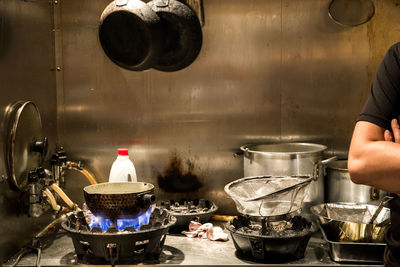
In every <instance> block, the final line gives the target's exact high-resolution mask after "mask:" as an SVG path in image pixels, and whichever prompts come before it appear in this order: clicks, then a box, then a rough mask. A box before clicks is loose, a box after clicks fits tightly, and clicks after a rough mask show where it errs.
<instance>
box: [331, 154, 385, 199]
mask: <svg viewBox="0 0 400 267" xmlns="http://www.w3.org/2000/svg"><path fill="white" fill-rule="evenodd" d="M386 195H387V192H385V191H383V190H379V189H376V188H374V187H371V186H368V185H360V184H355V183H353V182H352V181H351V179H350V175H349V172H348V169H347V160H336V161H332V162H330V163H329V164H328V166H327V169H326V177H325V200H326V202H329V203H334V202H352V203H365V204H376V205H377V204H379V202H380V201H381V200H382V198H384V197H385V196H386Z"/></svg>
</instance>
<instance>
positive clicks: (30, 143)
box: [5, 101, 47, 191]
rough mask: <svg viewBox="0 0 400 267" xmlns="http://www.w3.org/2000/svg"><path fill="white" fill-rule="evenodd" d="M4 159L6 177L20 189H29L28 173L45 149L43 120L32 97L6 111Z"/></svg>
mask: <svg viewBox="0 0 400 267" xmlns="http://www.w3.org/2000/svg"><path fill="white" fill-rule="evenodd" d="M6 120H7V127H6V128H5V130H6V133H5V136H6V139H5V141H6V146H5V160H6V168H7V175H8V179H9V180H10V182H11V184H12V185H14V186H15V187H16V188H17V189H19V190H20V191H26V190H27V189H28V173H29V171H32V170H35V169H36V168H38V167H39V166H40V165H41V162H42V161H43V157H44V156H45V154H46V152H47V138H44V137H43V133H42V121H41V119H40V113H39V110H38V108H37V106H36V105H35V104H34V103H33V102H31V101H26V102H24V101H18V102H16V103H14V104H13V105H11V106H10V107H9V108H8V109H7V111H6Z"/></svg>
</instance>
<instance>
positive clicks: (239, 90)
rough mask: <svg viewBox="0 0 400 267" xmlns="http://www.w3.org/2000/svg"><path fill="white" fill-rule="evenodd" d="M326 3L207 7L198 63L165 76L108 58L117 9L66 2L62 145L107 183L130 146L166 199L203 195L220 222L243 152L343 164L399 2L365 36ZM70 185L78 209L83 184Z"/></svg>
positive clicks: (103, 1) (394, 34) (398, 32)
mask: <svg viewBox="0 0 400 267" xmlns="http://www.w3.org/2000/svg"><path fill="white" fill-rule="evenodd" d="M329 2H330V1H329V0H246V1H243V0H205V1H204V14H205V25H204V27H203V34H204V36H203V37H204V42H203V47H202V50H201V52H200V55H199V57H198V58H197V60H196V61H195V62H194V63H193V64H192V65H191V66H189V67H188V68H186V69H184V70H181V71H178V72H173V73H163V72H160V71H156V70H149V71H145V72H132V71H128V70H124V69H121V68H119V67H118V66H116V65H114V64H113V63H112V62H111V61H110V60H109V59H108V58H107V57H106V56H105V54H104V53H103V51H102V49H101V47H100V45H99V42H98V36H97V29H98V24H99V16H100V14H101V12H102V10H103V9H104V8H105V6H106V5H107V4H108V3H109V0H86V1H80V0H64V1H61V4H60V5H59V16H60V29H61V30H62V32H61V36H62V38H59V39H58V42H60V43H61V45H60V47H61V50H60V51H59V52H60V54H58V55H57V56H59V57H60V58H62V63H61V72H62V75H61V76H60V77H59V80H62V81H61V82H59V84H61V85H62V86H58V87H57V90H58V92H57V95H58V101H59V103H60V105H59V111H60V113H59V118H60V120H59V122H60V128H59V137H60V144H62V145H63V146H64V147H65V149H66V150H67V152H68V153H69V154H68V155H69V157H70V158H71V159H73V160H82V162H84V163H85V164H86V166H87V168H88V169H89V170H90V171H92V172H93V173H94V174H96V175H97V177H98V179H99V181H103V182H104V181H107V179H108V174H109V170H110V167H111V164H112V162H113V161H114V159H115V157H116V150H117V148H118V147H128V148H129V150H130V155H131V158H132V160H133V161H134V163H135V166H136V169H137V173H138V179H139V180H141V181H146V182H151V183H153V184H155V185H156V187H157V191H156V194H157V197H158V199H159V200H160V199H167V198H174V199H176V198H180V197H205V198H207V199H210V200H213V201H215V202H216V203H217V204H218V205H219V206H220V211H219V213H223V214H229V213H233V212H235V208H234V205H233V202H232V201H231V200H230V199H229V198H228V197H227V195H226V194H225V193H224V191H223V187H224V185H225V184H227V183H228V182H230V181H232V180H234V179H237V178H240V177H242V175H243V166H242V164H243V163H242V159H240V158H239V159H237V158H234V157H233V152H234V151H235V150H236V149H237V148H238V147H239V146H240V145H242V144H246V143H260V142H280V141H308V142H316V143H321V144H325V145H327V146H328V147H329V152H330V153H331V154H337V155H339V156H340V157H345V156H346V153H347V149H348V145H349V142H350V138H351V132H352V128H353V125H354V122H355V118H356V117H357V115H358V113H359V111H360V110H361V108H362V106H363V104H364V102H365V100H366V98H367V95H368V93H369V87H370V84H371V82H372V80H373V76H374V73H375V70H376V67H377V65H378V63H379V61H380V59H381V58H382V56H383V55H384V53H385V51H386V49H387V48H388V47H389V46H390V45H391V44H392V43H394V42H396V41H397V40H400V38H399V37H400V23H399V22H400V16H399V15H400V7H399V3H400V2H399V1H393V0H382V1H381V0H380V1H374V3H375V5H376V14H375V16H374V17H373V19H372V20H371V21H370V22H369V23H367V24H364V25H361V26H358V27H343V26H340V25H338V24H336V23H335V22H333V21H332V20H331V19H330V18H329V17H328V12H327V8H328V4H329ZM177 166H178V167H179V166H181V168H180V169H179V168H177ZM169 167H170V168H172V167H175V169H177V170H178V173H179V174H180V176H179V177H178V178H175V179H173V178H171V177H170V176H168V174H169V171H171V169H168V168H169ZM67 178H68V185H67V191H68V192H69V193H70V194H71V196H73V198H74V199H75V200H78V199H80V200H81V199H82V191H81V188H82V187H83V186H84V185H86V184H87V182H86V181H85V180H84V179H83V178H82V177H79V175H76V174H73V173H71V174H69V177H67ZM199 185H201V187H200V188H199V189H198V190H194V191H193V192H186V193H179V191H182V188H183V190H184V189H185V188H186V189H193V188H196V187H197V186H199ZM180 186H181V187H180ZM187 191H190V190H187Z"/></svg>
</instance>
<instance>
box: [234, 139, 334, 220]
mask: <svg viewBox="0 0 400 267" xmlns="http://www.w3.org/2000/svg"><path fill="white" fill-rule="evenodd" d="M326 149H327V147H326V146H324V145H320V144H312V143H281V144H258V145H244V146H241V147H240V150H242V151H243V152H244V176H245V177H249V176H259V175H271V176H313V177H314V178H315V181H313V182H312V183H311V184H310V186H309V188H308V194H307V195H306V196H305V198H304V202H303V206H302V208H303V210H304V212H305V213H308V214H310V212H309V207H311V206H313V205H316V204H319V203H324V179H323V178H324V172H325V168H326V165H327V164H328V163H329V162H330V161H332V160H335V159H336V158H335V157H333V158H330V159H327V160H322V158H323V152H324V151H325V150H326Z"/></svg>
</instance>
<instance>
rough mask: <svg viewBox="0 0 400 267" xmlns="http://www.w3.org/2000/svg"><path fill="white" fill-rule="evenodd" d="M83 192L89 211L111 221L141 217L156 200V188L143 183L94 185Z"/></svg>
mask: <svg viewBox="0 0 400 267" xmlns="http://www.w3.org/2000/svg"><path fill="white" fill-rule="evenodd" d="M83 192H84V196H85V201H86V205H87V206H88V208H89V210H90V211H91V212H92V213H93V214H94V215H95V216H101V217H106V218H109V219H111V220H115V219H121V218H127V217H129V218H132V217H136V216H139V215H141V214H142V213H145V212H146V211H147V210H148V209H149V208H150V206H151V204H153V203H154V202H155V200H156V198H155V196H154V186H153V185H152V184H149V183H142V182H122V183H100V184H93V185H89V186H86V187H85V188H84V189H83Z"/></svg>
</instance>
